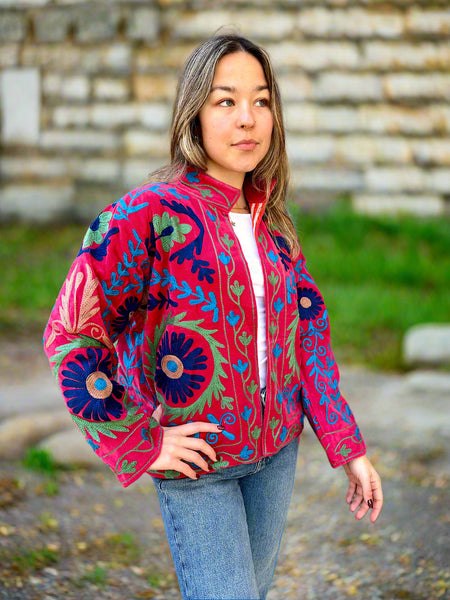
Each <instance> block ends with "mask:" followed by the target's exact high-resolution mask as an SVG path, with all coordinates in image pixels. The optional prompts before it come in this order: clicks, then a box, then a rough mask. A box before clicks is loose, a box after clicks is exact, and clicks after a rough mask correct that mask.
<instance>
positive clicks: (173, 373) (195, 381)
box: [155, 332, 207, 404]
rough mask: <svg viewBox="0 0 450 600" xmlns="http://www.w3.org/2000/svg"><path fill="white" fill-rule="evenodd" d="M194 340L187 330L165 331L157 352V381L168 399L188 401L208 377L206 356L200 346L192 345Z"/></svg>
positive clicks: (174, 401) (157, 384) (184, 402)
mask: <svg viewBox="0 0 450 600" xmlns="http://www.w3.org/2000/svg"><path fill="white" fill-rule="evenodd" d="M193 343H194V341H193V340H192V339H190V338H186V334H184V333H178V334H177V333H176V332H172V333H171V334H170V336H169V332H166V333H165V334H164V336H163V338H162V340H161V343H160V345H159V348H158V351H157V355H156V373H155V383H156V386H157V387H158V388H159V389H160V390H161V392H162V394H163V395H164V396H165V398H166V400H168V401H170V402H171V403H172V404H178V403H179V402H182V403H183V404H186V402H187V400H188V398H192V397H193V396H194V391H196V390H199V389H200V387H201V384H202V383H203V382H204V381H205V377H204V376H203V375H201V374H200V373H199V371H204V370H205V369H206V360H207V357H206V355H205V354H204V353H203V350H202V349H201V348H192V345H193Z"/></svg>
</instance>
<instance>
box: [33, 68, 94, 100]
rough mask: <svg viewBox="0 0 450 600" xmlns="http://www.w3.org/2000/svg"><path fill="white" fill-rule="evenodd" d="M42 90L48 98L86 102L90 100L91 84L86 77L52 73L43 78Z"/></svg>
mask: <svg viewBox="0 0 450 600" xmlns="http://www.w3.org/2000/svg"><path fill="white" fill-rule="evenodd" d="M42 90H43V92H44V95H45V96H48V97H55V96H56V97H58V98H63V99H65V100H76V101H85V100H87V99H88V98H89V93H90V82H89V79H88V77H86V76H84V75H73V76H67V75H61V74H60V73H52V72H50V73H47V75H45V76H44V77H43V80H42Z"/></svg>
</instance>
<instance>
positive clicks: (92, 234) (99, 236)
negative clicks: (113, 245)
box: [83, 210, 112, 248]
mask: <svg viewBox="0 0 450 600" xmlns="http://www.w3.org/2000/svg"><path fill="white" fill-rule="evenodd" d="M111 218H112V212H110V211H109V210H107V211H105V212H102V213H101V214H100V215H99V216H98V227H97V229H96V230H95V231H94V230H93V229H91V227H89V229H88V230H87V231H86V235H85V236H84V239H83V248H89V246H92V244H101V243H102V242H103V236H104V235H105V233H106V232H107V231H108V229H109V222H110V221H111Z"/></svg>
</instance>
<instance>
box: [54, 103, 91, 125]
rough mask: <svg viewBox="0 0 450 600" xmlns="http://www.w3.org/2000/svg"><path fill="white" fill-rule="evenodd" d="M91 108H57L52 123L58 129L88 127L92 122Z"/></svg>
mask: <svg viewBox="0 0 450 600" xmlns="http://www.w3.org/2000/svg"><path fill="white" fill-rule="evenodd" d="M90 114H91V108H90V106H89V107H88V106H64V105H63V106H56V107H55V108H54V109H53V112H52V117H51V122H52V124H53V125H55V126H56V127H58V128H65V127H86V126H87V125H88V124H89V122H90Z"/></svg>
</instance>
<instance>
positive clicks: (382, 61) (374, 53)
mask: <svg viewBox="0 0 450 600" xmlns="http://www.w3.org/2000/svg"><path fill="white" fill-rule="evenodd" d="M361 64H362V66H363V67H365V68H368V69H387V70H389V69H393V70H397V69H420V70H425V71H429V70H431V69H445V68H447V67H448V65H450V44H448V43H441V44H436V43H432V42H424V43H421V44H405V43H397V42H367V43H366V44H365V45H364V47H363V58H362V61H361Z"/></svg>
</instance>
